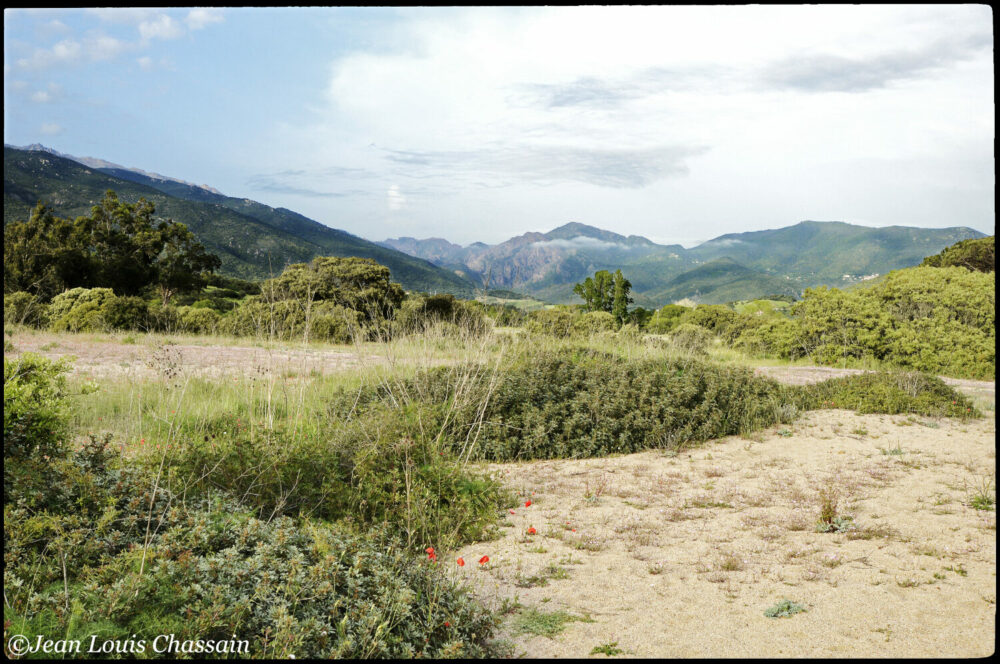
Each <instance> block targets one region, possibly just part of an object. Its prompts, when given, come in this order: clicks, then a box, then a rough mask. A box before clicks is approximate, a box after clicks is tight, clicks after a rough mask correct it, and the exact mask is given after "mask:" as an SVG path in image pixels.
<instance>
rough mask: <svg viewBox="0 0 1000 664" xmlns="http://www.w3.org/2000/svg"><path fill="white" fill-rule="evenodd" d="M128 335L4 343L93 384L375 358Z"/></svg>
mask: <svg viewBox="0 0 1000 664" xmlns="http://www.w3.org/2000/svg"><path fill="white" fill-rule="evenodd" d="M127 337H128V335H123V336H121V337H117V336H116V337H109V336H105V335H88V334H61V333H54V332H45V331H38V330H32V331H19V332H17V333H15V334H13V335H12V336H11V337H9V340H10V341H11V343H12V344H13V345H14V349H15V353H21V352H33V353H38V354H40V355H43V356H45V357H49V358H52V359H55V358H59V357H72V358H73V372H74V373H76V374H78V375H81V376H84V377H87V378H92V379H95V380H99V379H101V378H107V377H110V376H116V375H121V374H128V375H130V376H134V377H141V376H147V377H152V376H158V375H160V374H161V373H162V365H163V364H164V363H173V364H176V366H177V368H178V369H179V370H180V371H182V372H183V373H184V375H192V376H195V375H197V376H206V377H214V376H224V375H227V374H228V375H233V374H244V373H247V372H251V371H268V372H274V373H279V374H281V373H295V374H298V375H308V374H310V373H317V374H327V373H332V372H336V371H342V370H344V369H350V368H352V367H355V366H358V365H359V364H360V363H362V362H371V361H373V360H374V361H378V360H379V359H380V358H378V357H376V356H361V355H359V354H358V353H355V352H352V351H347V350H332V349H314V348H269V347H265V346H249V345H247V346H229V345H201V344H192V343H183V342H181V343H172V344H169V345H166V346H163V345H150V344H148V343H146V340H145V337H144V335H138V334H137V335H135V337H136V339H140V340H141V341H140V343H126V342H124V339H126V338H127Z"/></svg>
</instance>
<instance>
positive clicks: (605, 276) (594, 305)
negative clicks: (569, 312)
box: [573, 270, 633, 325]
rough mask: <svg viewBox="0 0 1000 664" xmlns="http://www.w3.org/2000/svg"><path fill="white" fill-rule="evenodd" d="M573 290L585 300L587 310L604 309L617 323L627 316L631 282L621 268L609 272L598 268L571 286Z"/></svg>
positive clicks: (630, 298) (622, 321)
mask: <svg viewBox="0 0 1000 664" xmlns="http://www.w3.org/2000/svg"><path fill="white" fill-rule="evenodd" d="M573 292H574V293H576V294H577V295H579V296H580V297H581V298H582V299H583V301H584V302H585V305H584V306H585V307H586V310H587V311H606V312H608V313H609V314H611V315H612V316H614V319H615V321H617V323H618V325H623V324H624V323H625V322H626V319H627V318H628V305H630V304H631V303H632V301H633V300H632V296H631V294H630V293H631V292H632V282H630V281H629V280H628V279H626V278H625V276H624V275H623V274H622V271H621V270H616V271H615V273H614V274H611V273H610V272H608V271H607V270H598V271H597V272H595V273H594V276H593V277H587V278H586V279H584V280H583V281H582V282H581V283H578V284H576V285H575V286H574V287H573Z"/></svg>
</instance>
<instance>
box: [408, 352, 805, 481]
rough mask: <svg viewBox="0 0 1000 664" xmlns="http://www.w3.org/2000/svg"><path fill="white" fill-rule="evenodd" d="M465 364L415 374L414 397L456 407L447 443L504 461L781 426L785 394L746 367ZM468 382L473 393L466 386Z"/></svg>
mask: <svg viewBox="0 0 1000 664" xmlns="http://www.w3.org/2000/svg"><path fill="white" fill-rule="evenodd" d="M472 372H473V369H472V368H470V367H449V368H442V369H436V370H432V371H429V372H425V373H422V374H420V375H419V376H418V377H417V378H416V379H415V381H414V387H413V392H414V393H417V394H420V395H421V396H422V398H423V399H424V400H427V401H430V402H446V403H449V404H450V405H451V407H452V408H454V414H452V415H451V416H450V417H451V424H450V425H449V429H448V432H449V434H450V437H449V441H450V444H452V445H454V446H456V448H457V450H459V451H462V450H464V451H465V452H466V454H468V455H470V456H472V457H473V458H481V459H489V460H494V461H506V460H512V459H521V460H524V459H539V458H559V457H592V456H602V455H607V454H625V453H631V452H637V451H640V450H644V449H649V448H655V447H661V448H668V447H676V446H678V445H680V444H682V443H685V442H690V441H700V440H706V439H708V438H713V437H717V436H725V435H729V434H735V433H739V432H743V431H750V430H753V429H757V428H760V427H763V426H768V425H770V424H773V423H775V422H777V421H779V419H780V416H781V414H782V413H783V412H786V411H785V409H784V408H783V405H784V403H785V401H786V395H785V391H784V388H782V387H781V386H780V385H778V384H777V383H776V382H774V381H771V380H768V379H764V378H759V377H756V376H754V375H753V374H752V372H750V371H749V370H745V369H730V368H721V367H716V366H713V365H710V364H707V363H702V362H693V361H686V362H681V361H670V362H662V361H635V360H633V361H627V360H624V359H621V358H618V357H616V356H612V355H609V354H604V353H598V352H596V351H590V350H582V349H569V350H561V351H556V352H532V353H529V354H527V355H526V356H524V357H522V358H520V359H518V360H516V361H515V362H514V363H513V364H512V365H511V366H510V367H509V368H508V369H507V370H506V371H504V373H503V375H502V376H501V377H500V379H499V380H493V379H492V378H491V376H490V375H489V373H488V372H481V373H480V374H479V375H478V377H477V378H476V379H475V380H470V378H469V376H470V375H471V374H472ZM470 383H472V387H468V385H469V384H470Z"/></svg>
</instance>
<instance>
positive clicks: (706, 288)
mask: <svg viewBox="0 0 1000 664" xmlns="http://www.w3.org/2000/svg"><path fill="white" fill-rule="evenodd" d="M799 293H800V288H799V286H798V285H797V284H794V283H792V282H791V280H788V279H784V278H781V277H774V276H771V275H769V274H765V273H763V272H760V271H758V270H752V269H750V268H747V267H745V266H743V265H740V264H739V263H737V262H736V261H734V260H733V259H731V258H719V259H717V260H713V261H709V262H708V263H705V264H704V265H699V266H698V267H696V268H694V269H693V270H689V271H687V272H684V273H682V274H680V275H678V276H677V277H675V278H674V279H672V280H671V281H670V282H669V283H668V284H667V287H666V288H663V289H661V290H659V291H656V292H654V293H647V294H646V297H647V298H648V299H650V300H653V301H656V302H675V301H677V300H680V299H683V298H691V299H692V300H694V301H695V302H698V303H699V304H723V303H725V302H734V301H736V300H752V299H758V298H762V297H764V296H766V295H796V296H797V295H799Z"/></svg>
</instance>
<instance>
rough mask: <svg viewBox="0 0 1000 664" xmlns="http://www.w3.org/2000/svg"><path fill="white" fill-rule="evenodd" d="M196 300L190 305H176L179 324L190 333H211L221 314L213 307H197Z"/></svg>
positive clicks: (216, 325)
mask: <svg viewBox="0 0 1000 664" xmlns="http://www.w3.org/2000/svg"><path fill="white" fill-rule="evenodd" d="M197 304H198V303H197V302H196V303H195V304H193V305H191V306H190V307H178V308H177V314H178V316H180V323H181V326H182V327H183V328H184V331H185V332H190V333H192V334H213V333H215V330H216V328H217V327H218V325H219V319H220V318H221V316H220V315H219V314H218V313H216V311H215V310H214V309H208V308H204V307H198V306H197Z"/></svg>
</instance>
